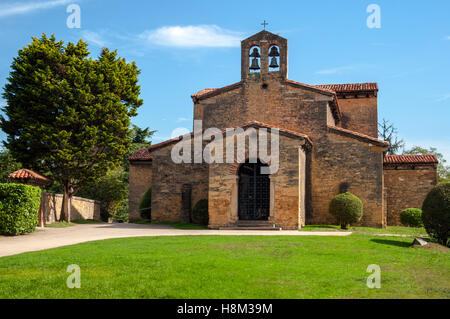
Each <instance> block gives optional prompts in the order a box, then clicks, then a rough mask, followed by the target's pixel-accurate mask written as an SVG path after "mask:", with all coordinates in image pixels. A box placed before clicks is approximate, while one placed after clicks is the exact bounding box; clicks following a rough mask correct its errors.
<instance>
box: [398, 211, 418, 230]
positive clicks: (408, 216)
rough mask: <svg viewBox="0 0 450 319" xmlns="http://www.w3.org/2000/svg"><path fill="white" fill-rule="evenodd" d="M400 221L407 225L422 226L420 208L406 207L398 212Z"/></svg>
mask: <svg viewBox="0 0 450 319" xmlns="http://www.w3.org/2000/svg"><path fill="white" fill-rule="evenodd" d="M400 222H401V223H402V224H403V225H405V226H408V227H423V223H422V210H421V209H419V208H406V209H404V210H402V211H401V212H400Z"/></svg>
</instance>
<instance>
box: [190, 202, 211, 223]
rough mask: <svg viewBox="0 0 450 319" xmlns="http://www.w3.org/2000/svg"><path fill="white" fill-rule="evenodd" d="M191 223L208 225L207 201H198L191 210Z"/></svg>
mask: <svg viewBox="0 0 450 319" xmlns="http://www.w3.org/2000/svg"><path fill="white" fill-rule="evenodd" d="M192 222H194V223H195V224H202V225H208V222H209V214H208V200H207V199H200V200H199V201H198V202H197V204H195V206H194V208H193V209H192Z"/></svg>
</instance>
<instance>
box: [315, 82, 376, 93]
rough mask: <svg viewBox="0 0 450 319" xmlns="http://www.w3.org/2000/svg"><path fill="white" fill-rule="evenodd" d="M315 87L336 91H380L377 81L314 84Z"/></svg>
mask: <svg viewBox="0 0 450 319" xmlns="http://www.w3.org/2000/svg"><path fill="white" fill-rule="evenodd" d="M313 87H316V88H320V89H326V90H331V91H334V92H336V93H350V92H367V91H378V84H377V83H346V84H323V85H313Z"/></svg>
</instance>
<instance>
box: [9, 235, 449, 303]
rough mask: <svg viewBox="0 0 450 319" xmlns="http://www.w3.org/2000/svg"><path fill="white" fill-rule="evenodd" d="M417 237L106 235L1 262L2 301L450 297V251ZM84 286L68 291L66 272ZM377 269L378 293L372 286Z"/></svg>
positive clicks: (13, 257) (12, 257)
mask: <svg viewBox="0 0 450 319" xmlns="http://www.w3.org/2000/svg"><path fill="white" fill-rule="evenodd" d="M410 243H411V238H401V237H379V236H369V235H365V234H353V235H351V236H348V237H317V236H181V237H177V236H174V237H138V238H124V239H109V240H103V241H95V242H88V243H83V244H78V245H73V246H66V247H60V248H56V249H50V250H45V251H40V252H30V253H24V254H21V255H16V256H9V257H3V258H0V298H449V297H450V255H449V253H448V252H445V251H444V252H442V251H441V252H439V251H433V250H427V249H422V248H410V247H409V245H410ZM70 264H78V265H79V266H80V268H81V288H80V289H76V288H75V289H69V288H67V286H66V280H67V277H68V276H69V275H70V274H69V273H67V272H66V269H67V266H68V265H70ZM370 264H377V265H379V266H380V267H381V288H380V289H369V288H368V287H367V286H366V280H367V277H368V276H369V275H370V273H367V272H366V269H367V266H368V265H370Z"/></svg>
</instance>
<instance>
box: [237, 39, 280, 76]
mask: <svg viewBox="0 0 450 319" xmlns="http://www.w3.org/2000/svg"><path fill="white" fill-rule="evenodd" d="M287 73H288V41H287V39H285V38H283V37H280V36H279V35H276V34H273V33H271V32H268V31H266V30H263V31H261V32H259V33H257V34H255V35H253V36H251V37H249V38H247V39H245V40H243V41H241V79H242V81H244V82H246V81H263V80H265V79H267V78H269V77H271V78H273V77H275V78H279V79H281V80H284V79H287Z"/></svg>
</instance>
